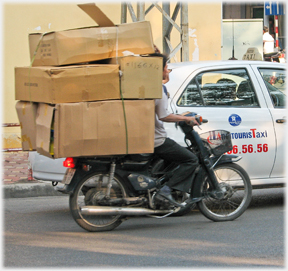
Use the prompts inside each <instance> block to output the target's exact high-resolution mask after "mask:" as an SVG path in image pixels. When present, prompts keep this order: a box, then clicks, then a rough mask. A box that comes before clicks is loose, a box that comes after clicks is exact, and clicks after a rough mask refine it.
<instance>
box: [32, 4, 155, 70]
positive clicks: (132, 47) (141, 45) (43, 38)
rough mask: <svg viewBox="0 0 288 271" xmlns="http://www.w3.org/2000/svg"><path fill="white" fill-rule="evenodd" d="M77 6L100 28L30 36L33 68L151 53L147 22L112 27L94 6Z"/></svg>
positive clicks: (152, 50)
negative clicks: (129, 54)
mask: <svg viewBox="0 0 288 271" xmlns="http://www.w3.org/2000/svg"><path fill="white" fill-rule="evenodd" d="M78 6H79V7H80V8H81V9H82V10H84V11H85V12H86V13H87V14H88V15H89V16H90V17H91V18H92V19H93V20H94V21H95V22H96V23H98V25H99V26H98V27H97V26H95V27H83V28H77V29H70V30H64V31H54V32H49V33H44V34H43V33H32V34H30V35H29V47H30V58H31V61H33V63H32V66H58V65H67V64H75V63H85V62H91V61H95V60H100V59H105V58H111V57H116V56H117V57H118V56H124V55H127V52H128V53H132V54H150V53H154V45H153V38H152V32H151V25H150V22H148V21H141V22H134V23H127V24H121V25H114V24H113V23H112V22H111V21H110V20H109V19H108V18H107V16H106V15H105V14H103V12H102V11H101V10H100V9H99V8H98V7H97V6H96V5H95V4H81V5H78ZM35 52H36V54H35Z"/></svg>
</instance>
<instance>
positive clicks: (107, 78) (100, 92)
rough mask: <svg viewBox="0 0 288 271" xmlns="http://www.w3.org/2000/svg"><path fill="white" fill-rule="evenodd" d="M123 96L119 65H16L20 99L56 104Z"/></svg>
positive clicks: (16, 94)
mask: <svg viewBox="0 0 288 271" xmlns="http://www.w3.org/2000/svg"><path fill="white" fill-rule="evenodd" d="M119 98H120V90H119V66H118V65H83V66H65V67H51V66H50V67H31V68H30V67H16V68H15V99H16V100H22V101H33V102H43V103H51V104H56V103H69V102H81V101H97V100H108V99H119Z"/></svg>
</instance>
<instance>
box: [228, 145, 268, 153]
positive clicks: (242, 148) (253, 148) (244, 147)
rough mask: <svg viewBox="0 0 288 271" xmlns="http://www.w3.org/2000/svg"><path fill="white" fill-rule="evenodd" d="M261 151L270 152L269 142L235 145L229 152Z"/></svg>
mask: <svg viewBox="0 0 288 271" xmlns="http://www.w3.org/2000/svg"><path fill="white" fill-rule="evenodd" d="M259 152H268V144H257V145H256V146H254V145H253V144H249V145H242V146H237V145H234V146H233V149H232V150H231V151H228V152H227V153H228V154H232V153H233V154H241V153H259Z"/></svg>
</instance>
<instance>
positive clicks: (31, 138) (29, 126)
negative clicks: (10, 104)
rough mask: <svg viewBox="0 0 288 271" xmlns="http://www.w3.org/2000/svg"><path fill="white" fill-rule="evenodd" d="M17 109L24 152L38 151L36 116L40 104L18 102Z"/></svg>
mask: <svg viewBox="0 0 288 271" xmlns="http://www.w3.org/2000/svg"><path fill="white" fill-rule="evenodd" d="M15 107H16V111H17V115H18V119H19V123H20V128H21V143H22V150H23V151H33V150H36V114H37V108H38V103H30V102H22V101H18V102H17V103H16V106H15Z"/></svg>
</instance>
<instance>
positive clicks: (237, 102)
mask: <svg viewBox="0 0 288 271" xmlns="http://www.w3.org/2000/svg"><path fill="white" fill-rule="evenodd" d="M177 105H178V106H230V107H258V106H259V103H258V99H257V96H256V94H255V91H254V89H253V85H252V84H251V80H250V78H249V76H248V73H247V71H246V70H245V69H231V70H217V71H206V72H202V73H200V74H198V75H196V76H195V77H194V78H193V79H192V80H191V81H190V82H189V84H188V85H187V87H186V88H185V90H184V91H183V93H182V95H181V96H180V98H179V99H178V101H177Z"/></svg>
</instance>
